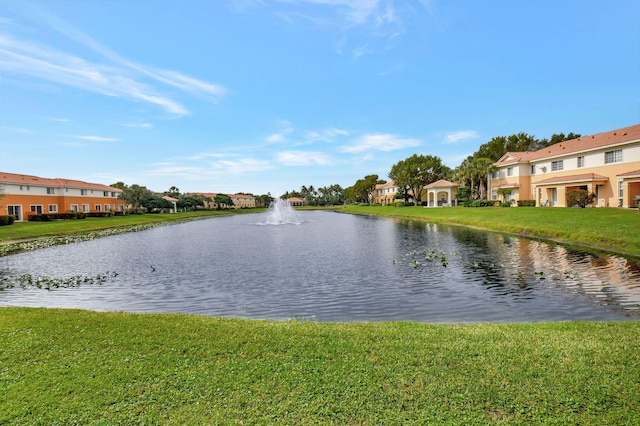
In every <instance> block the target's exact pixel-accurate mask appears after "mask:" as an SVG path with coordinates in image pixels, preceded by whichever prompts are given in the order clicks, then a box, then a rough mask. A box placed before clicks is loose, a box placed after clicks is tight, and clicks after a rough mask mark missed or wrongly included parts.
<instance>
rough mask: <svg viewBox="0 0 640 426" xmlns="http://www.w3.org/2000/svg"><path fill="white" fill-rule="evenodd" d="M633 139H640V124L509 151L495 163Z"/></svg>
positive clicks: (538, 158)
mask: <svg viewBox="0 0 640 426" xmlns="http://www.w3.org/2000/svg"><path fill="white" fill-rule="evenodd" d="M631 141H640V124H636V125H633V126H629V127H623V128H622V129H617V130H611V131H608V132H602V133H597V134H595V135H590V136H582V137H579V138H576V139H571V140H568V141H563V142H558V143H556V144H553V145H550V146H548V147H546V148H542V149H539V150H537V151H531V152H507V153H506V154H504V155H503V156H502V157H501V158H500V159H499V160H498V161H497V162H496V163H495V165H496V166H504V165H508V164H512V163H522V162H527V161H536V160H540V159H543V158H550V157H556V156H559V155H564V154H569V153H574V152H580V151H589V150H592V149H597V148H604V147H607V146H613V145H617V144H621V143H624V142H631Z"/></svg>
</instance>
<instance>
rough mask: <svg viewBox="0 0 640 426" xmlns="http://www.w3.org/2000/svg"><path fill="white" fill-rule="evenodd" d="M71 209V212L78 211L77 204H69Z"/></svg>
mask: <svg viewBox="0 0 640 426" xmlns="http://www.w3.org/2000/svg"><path fill="white" fill-rule="evenodd" d="M71 211H72V212H77V211H78V205H77V204H71Z"/></svg>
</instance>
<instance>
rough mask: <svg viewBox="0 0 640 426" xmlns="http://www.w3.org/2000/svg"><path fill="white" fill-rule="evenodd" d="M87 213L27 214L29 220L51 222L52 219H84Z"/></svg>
mask: <svg viewBox="0 0 640 426" xmlns="http://www.w3.org/2000/svg"><path fill="white" fill-rule="evenodd" d="M86 217H87V213H84V212H70V213H46V214H30V215H29V216H27V220H28V221H29V222H51V221H52V220H69V219H84V218H86Z"/></svg>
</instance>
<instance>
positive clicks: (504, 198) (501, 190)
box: [497, 188, 513, 201]
mask: <svg viewBox="0 0 640 426" xmlns="http://www.w3.org/2000/svg"><path fill="white" fill-rule="evenodd" d="M497 193H498V195H499V196H501V197H502V201H507V197H508V196H510V195H511V194H512V193H513V190H512V189H511V188H498V191H497Z"/></svg>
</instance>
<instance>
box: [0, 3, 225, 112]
mask: <svg viewBox="0 0 640 426" xmlns="http://www.w3.org/2000/svg"><path fill="white" fill-rule="evenodd" d="M39 17H40V18H42V20H43V21H44V22H45V23H46V24H47V25H49V26H50V27H51V28H53V29H55V30H56V31H58V32H60V33H61V34H63V35H65V36H66V37H68V38H69V39H71V40H72V41H74V42H76V43H78V44H80V45H82V46H84V47H88V48H89V49H91V50H92V51H93V52H95V53H99V54H100V55H101V56H102V57H103V58H104V59H105V61H104V62H102V63H98V62H95V61H90V60H87V59H85V58H83V57H80V56H78V55H76V54H70V53H67V52H63V51H60V50H57V49H55V48H52V47H51V46H47V45H43V44H37V43H33V42H30V41H24V40H19V39H16V38H14V37H12V36H10V35H7V34H6V30H5V34H3V35H0V67H1V68H2V70H3V72H5V73H13V74H17V75H22V76H29V77H32V78H37V79H40V80H44V81H49V82H54V83H57V84H61V85H66V86H71V87H76V88H80V89H82V90H87V91H91V92H95V93H100V94H102V95H106V96H114V97H120V98H124V99H129V100H133V101H139V102H145V103H149V104H152V105H155V106H157V107H160V108H161V109H163V110H164V111H166V112H168V113H170V114H172V115H177V116H183V115H187V114H189V110H188V108H187V107H186V106H185V105H183V104H182V103H180V102H178V101H177V100H176V99H174V97H173V95H169V94H167V93H165V91H164V87H163V85H166V86H170V87H172V88H178V89H180V90H182V91H183V92H186V93H188V94H190V95H192V96H196V97H201V98H205V99H207V100H208V101H211V102H215V101H217V100H218V99H220V97H222V96H224V95H225V94H226V93H227V90H226V89H225V88H224V87H222V86H220V85H216V84H212V83H209V82H205V81H202V80H198V79H196V78H193V77H190V76H187V75H184V74H182V73H180V72H178V71H175V70H162V69H155V68H153V67H148V66H144V65H141V64H137V63H135V62H133V61H130V60H127V59H125V58H123V57H122V56H120V55H119V54H117V53H116V52H114V51H112V50H111V49H109V48H107V47H106V46H103V45H102V44H100V43H99V42H97V41H96V40H94V39H93V38H92V37H90V36H89V35H87V34H84V33H82V32H80V31H78V30H76V29H74V28H72V27H71V26H69V25H68V24H66V23H63V22H61V21H60V20H59V19H57V18H56V17H54V16H51V15H48V14H46V13H44V12H42V11H39ZM158 83H161V84H160V85H159V84H158Z"/></svg>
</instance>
